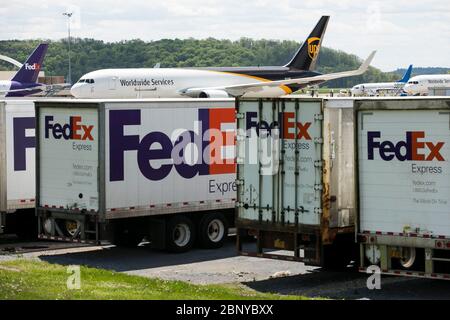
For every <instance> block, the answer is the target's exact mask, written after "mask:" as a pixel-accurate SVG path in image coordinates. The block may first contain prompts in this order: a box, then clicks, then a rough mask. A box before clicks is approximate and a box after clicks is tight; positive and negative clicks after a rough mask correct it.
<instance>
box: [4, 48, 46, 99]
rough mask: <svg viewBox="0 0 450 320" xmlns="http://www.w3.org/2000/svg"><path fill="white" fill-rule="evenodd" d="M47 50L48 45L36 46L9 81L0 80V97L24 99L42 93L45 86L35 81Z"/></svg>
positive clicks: (11, 60)
mask: <svg viewBox="0 0 450 320" xmlns="http://www.w3.org/2000/svg"><path fill="white" fill-rule="evenodd" d="M47 49H48V44H46V43H41V44H40V45H38V46H37V48H36V49H35V50H34V51H33V53H32V54H31V55H30V56H29V57H28V59H27V60H26V61H25V63H24V64H23V65H21V67H20V69H19V71H17V73H16V74H15V75H14V77H13V78H12V79H11V80H1V81H0V96H2V97H24V96H28V95H31V94H34V93H38V92H41V91H43V90H44V88H45V85H44V84H41V83H38V82H37V79H38V75H39V71H40V70H41V66H42V62H43V61H44V57H45V54H46V53H47ZM3 60H6V61H10V62H11V63H13V61H15V60H13V59H8V60H7V59H3ZM15 64H16V63H15ZM16 65H17V64H16Z"/></svg>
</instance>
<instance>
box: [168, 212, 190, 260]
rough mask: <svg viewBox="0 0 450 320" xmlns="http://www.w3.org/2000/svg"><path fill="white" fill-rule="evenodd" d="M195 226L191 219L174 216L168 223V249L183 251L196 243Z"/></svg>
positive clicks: (177, 251)
mask: <svg viewBox="0 0 450 320" xmlns="http://www.w3.org/2000/svg"><path fill="white" fill-rule="evenodd" d="M194 240H195V228H194V223H193V222H192V220H191V219H189V218H188V217H185V216H174V217H173V218H171V219H170V220H169V221H168V222H167V225H166V249H167V251H169V252H174V253H182V252H187V251H189V250H190V249H191V248H192V246H193V245H194Z"/></svg>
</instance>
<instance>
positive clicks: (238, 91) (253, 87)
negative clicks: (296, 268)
mask: <svg viewBox="0 0 450 320" xmlns="http://www.w3.org/2000/svg"><path fill="white" fill-rule="evenodd" d="M375 53H376V51H373V52H372V53H371V54H370V55H369V57H367V59H366V60H365V61H364V62H363V63H362V64H361V66H360V67H359V68H358V69H356V70H350V71H343V72H336V73H328V74H322V75H318V76H314V77H305V78H295V79H286V80H278V81H268V82H254V83H246V84H237V85H231V86H222V87H205V88H187V89H184V90H182V91H181V94H183V95H187V96H190V97H197V96H198V94H199V93H200V92H203V91H205V90H222V91H225V92H227V93H228V94H229V95H231V96H233V97H238V96H242V95H244V94H246V93H247V92H255V91H256V92H257V91H260V90H262V88H263V87H278V86H283V85H290V84H304V85H308V84H311V83H312V84H314V83H317V82H324V81H329V80H333V79H339V78H344V77H352V76H358V75H361V74H363V73H364V72H366V71H367V69H368V68H369V65H370V63H371V62H372V59H373V57H374V56H375Z"/></svg>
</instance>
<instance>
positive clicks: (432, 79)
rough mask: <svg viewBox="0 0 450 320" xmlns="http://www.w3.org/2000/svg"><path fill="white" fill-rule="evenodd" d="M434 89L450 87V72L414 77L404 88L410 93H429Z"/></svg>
mask: <svg viewBox="0 0 450 320" xmlns="http://www.w3.org/2000/svg"><path fill="white" fill-rule="evenodd" d="M433 89H450V74H430V75H421V76H415V77H412V78H411V79H410V80H409V81H408V83H407V84H406V85H405V88H404V90H405V91H406V92H407V93H408V94H409V95H413V96H414V95H421V96H423V95H428V93H429V92H430V91H432V90H433Z"/></svg>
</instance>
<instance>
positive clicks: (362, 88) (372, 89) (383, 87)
mask: <svg viewBox="0 0 450 320" xmlns="http://www.w3.org/2000/svg"><path fill="white" fill-rule="evenodd" d="M411 71H412V65H410V66H409V67H408V69H407V70H406V72H405V74H404V75H403V77H402V78H401V79H400V80H398V81H395V82H375V83H360V84H357V85H356V86H354V87H353V88H351V90H350V91H351V93H352V95H354V96H364V95H366V96H377V95H379V94H380V93H383V92H384V93H391V94H399V93H403V87H404V86H405V85H406V83H407V82H408V80H409V78H410V77H411Z"/></svg>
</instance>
